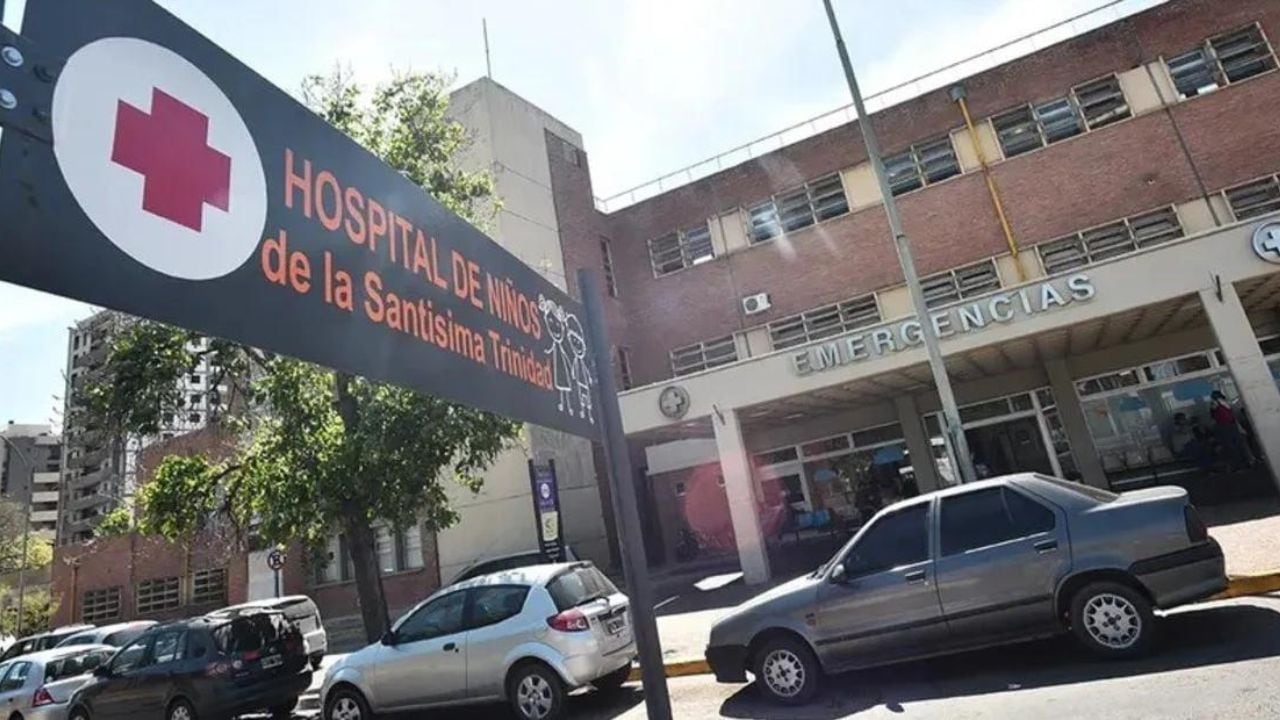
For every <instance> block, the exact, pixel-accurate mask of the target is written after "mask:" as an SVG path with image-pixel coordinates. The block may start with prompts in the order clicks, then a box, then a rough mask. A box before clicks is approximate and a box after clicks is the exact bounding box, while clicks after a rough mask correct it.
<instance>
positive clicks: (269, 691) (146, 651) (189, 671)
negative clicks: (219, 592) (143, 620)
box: [68, 610, 311, 720]
mask: <svg viewBox="0 0 1280 720" xmlns="http://www.w3.org/2000/svg"><path fill="white" fill-rule="evenodd" d="M310 684H311V668H309V667H307V654H306V650H305V645H304V643H303V641H302V633H301V632H299V631H298V628H297V627H296V626H294V625H293V623H291V622H289V620H287V619H286V618H285V617H284V615H282V614H281V613H279V612H270V611H265V610H262V611H258V612H254V613H244V614H240V615H237V616H236V617H219V616H205V617H197V618H191V619H188V620H180V621H177V622H172V623H165V624H163V625H157V626H155V627H153V628H152V629H150V630H148V631H147V632H146V633H145V634H143V635H142V636H141V637H139V638H138V639H137V640H134V641H133V642H132V643H130V644H128V645H126V646H124V647H122V648H120V650H119V651H118V652H117V653H116V654H115V656H114V657H113V658H112V659H111V662H110V663H108V664H107V665H104V666H103V667H101V668H99V669H98V670H97V671H96V672H95V673H94V679H93V681H91V682H89V683H87V684H86V685H85V686H84V687H82V688H80V690H79V691H77V692H76V694H75V695H74V696H73V697H72V698H71V710H70V712H69V714H68V717H69V718H70V719H71V720H134V719H135V718H147V719H148V720H149V719H150V718H164V719H165V720H196V719H197V718H221V717H232V716H235V715H240V714H243V713H249V712H256V711H261V710H267V711H269V712H270V713H271V715H272V716H273V717H277V718H286V717H289V715H290V713H291V712H292V710H293V707H294V706H295V705H296V704H297V702H298V696H300V695H301V694H302V693H303V692H304V691H306V689H307V688H308V687H309V686H310Z"/></svg>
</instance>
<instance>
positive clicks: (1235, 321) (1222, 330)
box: [1200, 282, 1280, 483]
mask: <svg viewBox="0 0 1280 720" xmlns="http://www.w3.org/2000/svg"><path fill="white" fill-rule="evenodd" d="M1219 292H1221V293H1222V298H1221V299H1219V298H1218V293H1219ZM1200 304H1201V305H1203V306H1204V313H1205V315H1207V316H1208V317H1209V325H1210V326H1211V327H1212V328H1213V334H1214V336H1215V337H1217V338H1218V347H1220V348H1222V354H1223V356H1225V357H1226V359H1227V368H1228V369H1230V370H1231V377H1232V379H1234V380H1235V383H1236V390H1238V391H1239V392H1240V399H1241V400H1242V401H1243V402H1244V407H1245V411H1246V412H1248V413H1249V421H1250V422H1251V423H1252V424H1253V433H1254V436H1255V437H1257V439H1258V444H1259V445H1260V446H1261V447H1262V454H1263V455H1264V456H1266V457H1265V459H1266V462H1267V467H1268V468H1269V469H1270V470H1271V478H1272V480H1273V481H1274V482H1276V483H1280V389H1277V388H1276V381H1275V379H1274V378H1272V377H1271V370H1270V368H1268V367H1267V362H1266V360H1264V359H1263V357H1262V348H1260V347H1259V346H1258V337H1257V335H1255V334H1254V332H1253V328H1252V327H1251V326H1250V325H1249V317H1248V316H1247V315H1245V312H1244V306H1243V305H1241V304H1240V296H1239V295H1238V294H1236V288H1235V285H1233V284H1232V283H1229V282H1228V283H1223V284H1222V288H1221V290H1220V291H1219V290H1218V289H1217V288H1206V289H1203V290H1201V291H1200Z"/></svg>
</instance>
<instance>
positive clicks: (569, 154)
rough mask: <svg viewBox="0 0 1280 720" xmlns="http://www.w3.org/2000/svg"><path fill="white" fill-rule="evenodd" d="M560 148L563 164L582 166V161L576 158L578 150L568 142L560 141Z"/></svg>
mask: <svg viewBox="0 0 1280 720" xmlns="http://www.w3.org/2000/svg"><path fill="white" fill-rule="evenodd" d="M560 148H561V150H562V151H563V152H564V161H565V162H567V163H569V164H570V165H575V166H581V165H582V159H581V158H580V157H579V156H578V148H576V147H574V146H573V145H571V144H570V143H569V141H568V140H561V141H560Z"/></svg>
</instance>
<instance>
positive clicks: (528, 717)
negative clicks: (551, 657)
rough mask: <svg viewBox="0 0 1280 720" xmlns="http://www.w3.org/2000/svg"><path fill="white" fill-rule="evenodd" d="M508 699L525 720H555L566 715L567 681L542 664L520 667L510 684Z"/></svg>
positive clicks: (519, 715)
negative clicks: (565, 685) (565, 683)
mask: <svg viewBox="0 0 1280 720" xmlns="http://www.w3.org/2000/svg"><path fill="white" fill-rule="evenodd" d="M507 697H508V698H510V699H511V709H512V710H515V713H516V717H519V718H521V720H555V719H556V718H558V717H560V715H561V714H563V713H564V703H565V691H564V682H563V681H562V680H560V676H559V675H557V674H556V673H555V671H554V670H552V669H551V668H549V667H547V666H546V665H543V664H542V663H527V664H525V665H521V666H520V667H518V668H516V671H515V672H514V673H512V675H511V680H510V681H509V682H508V684H507Z"/></svg>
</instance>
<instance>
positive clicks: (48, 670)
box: [44, 650, 111, 683]
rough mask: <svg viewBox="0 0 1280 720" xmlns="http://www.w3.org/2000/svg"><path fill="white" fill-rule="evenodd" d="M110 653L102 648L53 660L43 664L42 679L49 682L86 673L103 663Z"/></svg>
mask: <svg viewBox="0 0 1280 720" xmlns="http://www.w3.org/2000/svg"><path fill="white" fill-rule="evenodd" d="M110 655H111V653H109V652H106V651H104V650H90V651H88V652H85V653H82V654H80V655H72V656H70V657H65V658H63V659H61V660H55V661H54V662H51V663H49V664H48V665H45V666H44V681H45V682H47V683H51V682H57V681H58V680H66V679H67V678H73V677H78V676H80V675H87V674H89V673H91V672H93V671H94V670H96V669H98V666H99V665H102V664H103V663H105V662H106V661H107V658H109V657H110Z"/></svg>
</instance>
